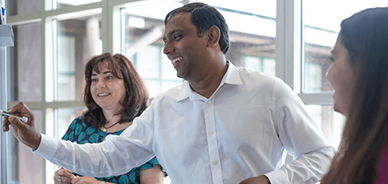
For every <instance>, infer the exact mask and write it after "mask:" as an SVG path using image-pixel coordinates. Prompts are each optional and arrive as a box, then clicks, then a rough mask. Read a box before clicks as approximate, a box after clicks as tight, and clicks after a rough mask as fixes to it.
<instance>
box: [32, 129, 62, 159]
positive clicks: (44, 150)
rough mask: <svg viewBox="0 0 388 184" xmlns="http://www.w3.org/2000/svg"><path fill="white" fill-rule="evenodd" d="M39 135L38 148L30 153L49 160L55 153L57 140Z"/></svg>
mask: <svg viewBox="0 0 388 184" xmlns="http://www.w3.org/2000/svg"><path fill="white" fill-rule="evenodd" d="M41 135H42V137H41V141H40V144H39V147H38V149H36V150H35V151H32V153H34V154H35V155H36V156H39V157H42V158H44V159H46V160H51V158H52V157H53V156H54V155H55V153H56V152H57V147H58V140H56V139H54V138H52V137H49V136H47V135H44V134H41Z"/></svg>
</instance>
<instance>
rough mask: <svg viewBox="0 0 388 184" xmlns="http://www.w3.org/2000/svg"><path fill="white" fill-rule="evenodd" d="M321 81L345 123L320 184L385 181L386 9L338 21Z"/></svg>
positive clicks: (387, 110) (387, 156) (387, 140)
mask: <svg viewBox="0 0 388 184" xmlns="http://www.w3.org/2000/svg"><path fill="white" fill-rule="evenodd" d="M327 78H328V79H329V80H330V82H331V83H332V85H333V87H334V89H335V93H334V96H333V99H334V110H335V111H337V112H339V113H341V114H343V115H345V116H346V117H347V120H346V125H345V128H344V131H343V134H342V140H341V143H340V146H339V149H338V152H337V154H336V155H335V157H334V158H333V160H332V165H331V167H330V170H329V172H328V173H327V174H326V175H325V176H324V178H323V179H322V181H321V184H336V183H340V184H358V183H359V184H362V183H378V184H382V183H388V7H385V8H373V9H366V10H363V11H361V12H359V13H356V14H354V15H353V16H351V17H349V18H347V19H345V20H343V21H342V23H341V32H340V34H339V36H338V38H337V42H336V44H335V46H334V48H333V51H332V66H331V68H330V70H329V72H328V74H327Z"/></svg>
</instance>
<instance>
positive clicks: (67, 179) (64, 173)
mask: <svg viewBox="0 0 388 184" xmlns="http://www.w3.org/2000/svg"><path fill="white" fill-rule="evenodd" d="M74 178H75V176H74V175H73V174H72V173H71V172H70V171H68V170H66V169H60V170H57V171H55V174H54V177H53V179H54V183H55V184H59V183H71V182H72V180H73V179H74Z"/></svg>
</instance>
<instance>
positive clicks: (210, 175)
mask: <svg viewBox="0 0 388 184" xmlns="http://www.w3.org/2000/svg"><path fill="white" fill-rule="evenodd" d="M165 26H166V29H165V33H164V35H163V40H164V42H165V47H164V51H163V52H164V53H165V54H166V55H167V56H168V58H169V59H170V60H171V61H172V64H173V66H174V68H175V69H176V71H177V75H178V77H180V78H183V79H185V82H184V83H183V84H182V85H180V86H177V87H175V88H172V89H170V90H168V91H167V92H165V93H163V94H161V95H159V96H157V97H156V98H155V99H154V100H153V101H152V103H151V105H150V106H149V107H148V108H147V110H146V111H144V113H143V114H142V115H141V116H140V117H139V118H137V119H135V120H134V122H133V125H132V126H130V127H129V128H128V129H127V130H126V131H125V132H123V133H122V134H121V136H108V137H107V140H106V141H104V142H103V143H101V144H93V145H91V144H86V145H78V144H73V143H71V142H66V141H62V140H56V139H53V138H51V137H48V136H45V135H44V134H40V133H38V132H37V131H36V129H35V128H34V118H33V114H32V113H31V112H30V111H29V110H28V108H27V107H26V106H24V104H22V103H19V104H17V105H16V106H15V107H13V108H12V109H11V110H10V113H16V114H19V115H22V116H26V117H28V118H29V121H28V123H27V124H24V123H21V122H20V121H19V120H17V119H15V118H11V117H10V118H8V119H5V121H4V130H5V131H8V124H11V126H12V127H13V131H14V134H15V136H16V137H17V138H18V139H19V140H20V141H21V142H23V143H24V144H26V145H27V146H29V147H31V148H32V149H33V150H34V153H35V154H36V155H38V156H41V157H42V158H45V159H47V160H49V161H51V162H53V163H54V164H57V165H60V166H63V167H64V168H66V169H68V170H71V171H74V172H77V173H80V174H83V175H86V176H88V175H93V176H110V175H120V174H122V173H125V172H127V171H128V170H130V169H131V168H133V167H136V166H138V165H141V164H143V163H145V162H147V161H148V160H149V159H151V158H152V157H154V156H155V155H156V157H157V158H158V160H159V162H160V163H161V165H162V166H163V168H165V170H166V171H167V173H168V174H169V176H170V178H171V181H172V183H176V184H182V183H192V184H204V183H227V184H229V183H230V184H235V183H239V182H240V183H241V184H248V183H252V184H253V183H257V184H264V183H275V184H276V183H280V184H283V183H298V184H299V183H315V182H317V181H318V180H319V179H320V177H321V176H322V174H324V173H325V172H326V170H327V168H328V166H329V164H330V159H331V158H332V156H333V154H334V153H333V148H332V147H331V146H330V145H329V143H327V141H326V139H325V138H324V137H323V135H322V133H321V132H320V130H319V128H318V127H317V125H316V124H315V123H314V121H313V120H312V118H311V117H310V116H309V114H308V113H307V112H306V110H305V109H304V105H303V103H302V101H301V100H300V99H299V98H298V96H297V95H296V94H295V93H294V92H293V91H292V90H291V89H290V88H289V87H288V86H287V85H285V84H284V83H283V82H282V81H281V80H280V79H277V78H273V77H269V76H266V75H263V74H261V73H259V72H252V71H248V70H246V69H243V68H236V67H235V66H234V65H233V64H232V63H231V62H229V61H228V60H226V58H225V53H226V52H227V51H228V48H229V38H228V27H227V25H226V23H225V20H224V18H223V16H222V15H221V14H220V13H219V12H218V11H217V10H216V9H215V8H214V7H211V6H208V5H206V4H203V3H190V4H187V5H185V6H183V7H181V8H178V9H175V10H173V11H171V12H170V13H169V14H168V15H167V16H166V19H165ZM285 150H287V152H288V153H289V154H291V155H292V156H293V157H294V158H295V159H294V160H293V161H291V162H289V163H287V164H285V165H282V164H283V162H284V156H285Z"/></svg>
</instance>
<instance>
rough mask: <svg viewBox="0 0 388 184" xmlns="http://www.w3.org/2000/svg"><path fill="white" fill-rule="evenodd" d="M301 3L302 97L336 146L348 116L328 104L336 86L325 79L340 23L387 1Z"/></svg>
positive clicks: (347, 0) (383, 4)
mask: <svg viewBox="0 0 388 184" xmlns="http://www.w3.org/2000/svg"><path fill="white" fill-rule="evenodd" d="M302 2H303V5H302V10H303V11H302V12H303V13H302V15H303V19H302V20H303V22H304V25H303V28H304V29H303V30H302V33H304V34H303V36H304V37H303V38H304V39H303V40H302V41H303V49H304V50H303V51H304V52H302V55H303V57H302V79H301V81H302V91H301V92H302V94H301V97H302V99H304V102H305V103H307V104H311V105H309V106H308V109H309V110H310V112H311V114H312V115H313V116H314V117H315V119H316V120H317V122H319V124H321V128H322V131H323V133H324V135H325V136H326V138H327V139H328V140H329V141H330V142H331V143H332V144H333V145H334V146H335V147H337V146H338V145H339V141H340V138H341V137H340V136H341V134H342V129H343V123H344V122H345V117H344V116H342V115H339V114H338V113H336V112H333V110H332V106H327V105H328V104H331V103H332V99H331V96H332V93H333V87H332V86H331V84H330V82H329V81H328V80H327V79H326V73H327V71H328V69H329V67H330V63H331V62H330V60H329V57H330V55H331V53H330V52H331V49H332V47H333V46H334V44H335V41H336V39H337V35H338V33H339V31H340V23H341V21H342V20H343V19H345V18H348V17H349V16H351V15H353V14H354V13H356V12H359V11H361V10H363V9H366V8H372V7H378V6H388V2H387V1H384V0H374V1H362V2H361V1H360V2H357V3H354V1H350V0H343V1H335V0H329V1H302ZM349 4H352V6H349ZM328 10H330V11H328ZM314 98H315V99H319V100H318V101H319V102H318V101H315V100H311V99H314ZM324 99H326V100H324ZM310 100H311V101H310Z"/></svg>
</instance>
